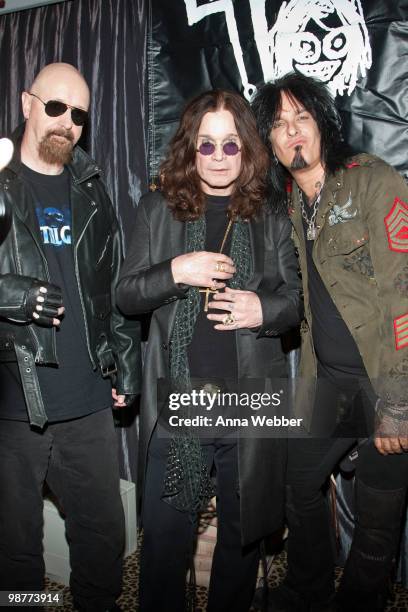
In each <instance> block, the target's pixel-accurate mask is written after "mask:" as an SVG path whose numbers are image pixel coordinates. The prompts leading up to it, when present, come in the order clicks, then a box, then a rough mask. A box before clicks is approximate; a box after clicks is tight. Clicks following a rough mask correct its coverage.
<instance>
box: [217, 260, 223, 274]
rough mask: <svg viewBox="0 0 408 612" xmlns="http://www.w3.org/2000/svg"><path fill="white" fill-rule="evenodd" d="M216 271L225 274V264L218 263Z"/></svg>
mask: <svg viewBox="0 0 408 612" xmlns="http://www.w3.org/2000/svg"><path fill="white" fill-rule="evenodd" d="M215 271H216V272H225V263H223V262H222V261H217V263H216V264H215Z"/></svg>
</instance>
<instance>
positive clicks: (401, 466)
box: [285, 381, 408, 603]
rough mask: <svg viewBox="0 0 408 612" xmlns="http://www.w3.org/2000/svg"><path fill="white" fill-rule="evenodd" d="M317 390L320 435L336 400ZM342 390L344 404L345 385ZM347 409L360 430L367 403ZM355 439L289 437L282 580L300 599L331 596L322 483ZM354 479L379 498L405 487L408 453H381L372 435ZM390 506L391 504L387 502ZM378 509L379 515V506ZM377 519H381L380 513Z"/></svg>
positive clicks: (331, 558) (331, 564) (331, 571)
mask: <svg viewBox="0 0 408 612" xmlns="http://www.w3.org/2000/svg"><path fill="white" fill-rule="evenodd" d="M324 382H325V383H326V382H327V381H324ZM321 388H323V393H321V392H320V393H319V391H321V389H319V387H318V395H317V397H316V404H315V412H316V411H317V415H316V414H315V417H316V418H315V420H314V423H315V425H316V429H317V430H318V432H319V435H321V433H322V431H323V430H324V427H325V426H327V425H329V426H330V421H334V420H336V418H337V417H338V415H336V414H334V415H333V410H335V403H333V402H332V403H331V404H330V403H327V402H324V401H322V400H323V399H324V398H326V399H327V385H326V384H323V385H322V386H321ZM345 391H346V395H345V396H344V394H343V399H342V401H343V403H344V397H347V392H348V391H349V389H345ZM363 404H364V405H363ZM337 406H338V404H337ZM331 411H332V413H330V412H331ZM324 413H326V414H324ZM349 413H350V414H351V415H352V418H353V423H354V424H357V426H358V429H359V430H361V431H362V430H364V427H365V424H366V423H367V422H368V421H370V419H371V416H372V415H369V414H368V411H367V409H366V402H360V404H359V405H358V404H357V405H356V406H354V408H353V407H350V411H349ZM333 416H334V419H333V418H332V417H333ZM369 426H371V423H369ZM341 430H343V431H344V430H346V431H348V432H352V431H353V430H352V428H351V427H345V425H344V423H343V424H342V425H341ZM354 443H355V439H353V438H346V437H344V438H341V437H333V438H324V437H314V436H310V438H306V439H290V440H289V445H288V455H289V456H288V472H287V521H288V526H289V537H288V574H287V577H286V581H285V583H286V585H287V586H289V587H290V589H292V590H294V591H296V592H297V593H299V594H301V595H302V599H303V600H304V601H308V602H316V603H319V602H320V603H322V602H326V601H328V600H330V599H331V598H332V596H333V594H334V558H335V556H334V544H333V533H332V529H331V526H330V522H329V511H328V505H327V499H326V497H325V494H324V486H325V484H327V481H328V478H329V476H330V474H331V473H332V471H333V470H334V469H335V467H336V466H337V465H338V463H339V461H340V460H341V459H342V457H343V456H344V455H345V454H346V453H347V451H348V450H349V449H350V448H351V447H352V446H353V445H354ZM356 481H361V482H362V483H364V485H367V486H368V487H371V488H372V489H374V490H375V491H378V493H379V495H380V496H381V497H384V496H385V495H387V493H388V492H389V493H390V494H391V495H392V491H397V490H401V489H404V488H406V486H407V483H408V453H403V454H400V455H398V454H395V455H385V456H384V455H381V454H380V453H379V452H378V451H377V449H376V448H375V446H374V442H373V440H372V438H371V439H370V440H369V441H368V442H367V443H365V444H364V445H362V446H361V447H360V449H359V457H358V460H357V466H356ZM382 492H384V493H382ZM386 492H387V493H386ZM363 503H364V500H363ZM389 506H390V507H391V504H389ZM378 512H379V513H380V509H378ZM398 512H400V510H399V509H398V508H396V510H395V513H396V514H397V513H398ZM378 519H379V521H380V522H381V518H380V517H379V516H378ZM394 519H395V520H393V518H392V517H390V516H387V519H386V520H387V522H388V521H389V522H390V523H391V522H393V523H395V521H398V517H397V516H396V517H394Z"/></svg>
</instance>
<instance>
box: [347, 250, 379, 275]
mask: <svg viewBox="0 0 408 612" xmlns="http://www.w3.org/2000/svg"><path fill="white" fill-rule="evenodd" d="M343 268H344V269H345V270H347V272H360V274H362V275H363V276H369V277H370V278H374V267H373V262H372V260H371V256H370V253H368V252H367V251H366V250H363V251H362V252H361V253H353V255H349V256H348V257H345V258H344V263H343Z"/></svg>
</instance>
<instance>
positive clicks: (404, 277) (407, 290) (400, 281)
mask: <svg viewBox="0 0 408 612" xmlns="http://www.w3.org/2000/svg"><path fill="white" fill-rule="evenodd" d="M394 287H395V289H396V290H397V291H398V293H400V294H401V295H402V297H406V298H408V266H404V267H403V268H402V272H400V273H399V274H397V276H396V277H395V280H394Z"/></svg>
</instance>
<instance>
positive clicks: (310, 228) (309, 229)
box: [298, 177, 324, 240]
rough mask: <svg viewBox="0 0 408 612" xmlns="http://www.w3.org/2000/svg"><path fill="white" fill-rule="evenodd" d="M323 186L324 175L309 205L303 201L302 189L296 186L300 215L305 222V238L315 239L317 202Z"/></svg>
mask: <svg viewBox="0 0 408 612" xmlns="http://www.w3.org/2000/svg"><path fill="white" fill-rule="evenodd" d="M323 186H324V177H323V181H322V184H321V185H320V189H319V191H318V193H317V194H316V196H315V199H314V200H313V204H311V206H309V205H308V204H307V203H305V196H304V193H303V191H302V190H301V189H300V187H299V186H298V193H299V201H300V210H301V212H302V217H303V219H304V220H305V222H306V238H307V240H315V239H316V235H317V228H316V216H317V211H318V208H319V202H320V199H321V197H322V190H323ZM311 207H313V208H312V214H311V215H310V217H309V215H308V213H307V210H308V209H309V210H310V208H311Z"/></svg>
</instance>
